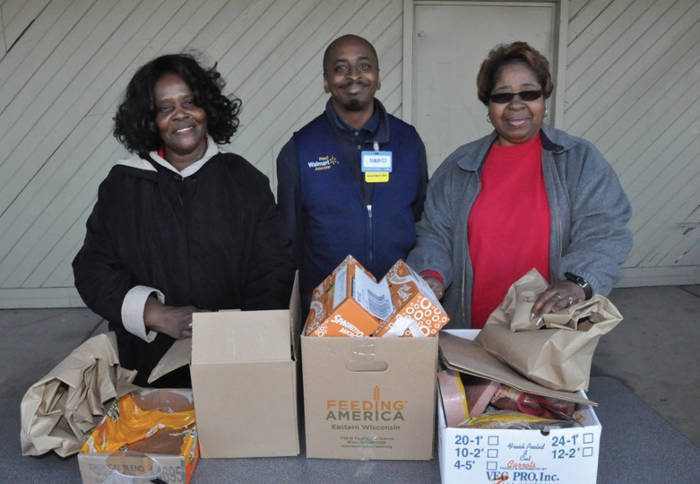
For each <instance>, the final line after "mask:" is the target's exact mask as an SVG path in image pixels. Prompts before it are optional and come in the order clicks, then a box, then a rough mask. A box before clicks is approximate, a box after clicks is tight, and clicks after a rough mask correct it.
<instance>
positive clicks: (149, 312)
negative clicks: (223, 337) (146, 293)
mask: <svg viewBox="0 0 700 484" xmlns="http://www.w3.org/2000/svg"><path fill="white" fill-rule="evenodd" d="M194 310H195V307H194V306H168V305H166V304H162V303H161V302H160V301H158V299H157V298H156V297H155V296H151V297H149V298H148V299H147V300H146V307H145V308H144V311H143V320H144V323H145V324H146V327H147V328H148V329H152V330H153V331H157V332H159V333H163V334H167V335H168V336H170V337H171V338H174V339H183V338H190V337H191V336H192V313H193V312H194Z"/></svg>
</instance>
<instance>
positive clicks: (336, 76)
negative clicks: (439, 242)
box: [277, 35, 428, 309]
mask: <svg viewBox="0 0 700 484" xmlns="http://www.w3.org/2000/svg"><path fill="white" fill-rule="evenodd" d="M323 87H324V90H325V91H326V92H327V93H330V99H329V100H328V103H327V104H326V110H325V112H324V113H323V114H321V115H320V116H318V117H317V118H316V119H314V120H313V121H311V122H310V123H309V124H307V125H306V126H304V127H303V128H301V129H300V130H299V131H297V132H296V133H294V135H293V136H292V139H291V140H290V141H289V142H287V144H286V145H284V147H283V148H282V150H281V152H280V154H279V156H278V157H277V180H278V186H277V202H278V204H279V206H280V208H281V210H282V214H283V218H284V220H285V224H286V227H287V230H288V233H289V237H290V239H291V240H292V243H293V246H294V253H295V258H296V262H297V267H298V268H299V269H300V276H301V277H300V279H301V281H300V282H301V293H302V299H303V303H304V306H305V308H306V309H308V303H309V301H310V297H311V292H312V291H313V289H314V287H316V286H317V285H318V284H319V283H320V282H321V281H322V280H323V279H324V278H325V277H326V276H327V275H328V274H329V273H330V272H331V271H332V270H333V269H335V267H336V266H337V265H338V264H339V263H340V262H341V261H342V260H343V259H344V258H345V256H347V255H348V254H352V255H353V256H354V257H355V258H356V259H357V260H358V261H359V262H360V263H361V264H362V265H363V266H365V268H367V269H368V270H369V271H370V272H372V273H373V274H374V275H375V276H376V277H377V278H380V277H382V276H383V275H384V274H385V273H386V271H387V270H388V269H389V268H390V267H391V265H392V264H393V263H394V262H396V260H397V259H399V258H404V259H405V258H406V256H407V255H408V252H409V250H410V249H411V247H412V246H413V243H414V241H415V230H414V224H415V223H416V222H417V221H418V219H419V218H420V215H421V212H422V210H423V201H424V199H425V191H426V184H427V179H428V170H427V165H426V160H425V146H424V145H423V142H422V141H421V139H420V137H419V136H418V133H417V132H416V130H415V129H414V128H413V126H410V125H408V124H406V123H404V122H403V121H401V120H399V119H398V118H396V117H394V116H392V115H390V114H388V113H387V112H386V110H385V109H384V106H383V105H382V103H380V102H379V101H378V100H377V99H375V97H374V94H375V92H376V91H377V90H378V89H379V87H380V81H379V62H378V59H377V52H376V51H375V49H374V47H373V46H372V44H370V43H369V42H368V41H367V40H365V39H363V38H362V37H358V36H356V35H344V36H342V37H339V38H337V39H336V40H334V41H333V42H331V44H330V45H329V46H328V48H327V49H326V52H325V53H324V55H323Z"/></svg>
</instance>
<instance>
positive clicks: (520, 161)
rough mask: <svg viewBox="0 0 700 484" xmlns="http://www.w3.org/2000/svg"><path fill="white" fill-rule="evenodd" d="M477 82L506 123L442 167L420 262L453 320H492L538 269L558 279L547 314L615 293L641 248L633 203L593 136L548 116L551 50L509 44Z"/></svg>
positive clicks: (542, 305) (421, 227)
mask: <svg viewBox="0 0 700 484" xmlns="http://www.w3.org/2000/svg"><path fill="white" fill-rule="evenodd" d="M477 86H478V94H479V99H480V100H481V101H482V102H483V103H484V104H485V105H486V106H487V108H488V119H489V121H490V122H491V123H492V124H493V126H494V131H493V132H492V133H491V134H490V135H488V136H485V137H484V138H481V139H479V140H477V141H474V142H472V143H469V144H466V145H463V146H461V147H460V148H458V149H457V150H456V151H455V152H454V153H452V154H451V155H450V156H448V157H447V159H446V160H445V161H444V162H443V163H442V165H441V166H440V167H439V168H438V170H437V171H436V172H435V174H434V175H433V177H432V179H431V180H430V183H429V185H428V194H427V199H426V202H425V208H424V212H423V216H422V219H421V221H420V222H419V223H418V224H417V227H416V231H417V240H416V246H415V248H414V249H413V250H412V251H411V253H410V254H409V257H408V262H409V264H410V265H411V266H412V267H414V268H415V269H417V270H418V271H419V272H421V274H422V275H423V277H424V278H425V279H426V281H428V283H429V284H430V286H431V287H432V288H433V290H434V291H435V293H436V295H437V296H438V297H439V298H442V297H443V295H444V300H443V303H444V305H445V308H446V310H447V312H448V314H449V315H450V317H451V318H452V324H451V327H453V328H455V327H462V328H464V327H466V328H469V327H473V328H480V327H482V326H483V325H484V323H485V322H486V319H487V317H488V315H489V314H490V313H491V311H493V309H495V307H496V306H498V304H500V302H501V301H502V299H503V297H504V296H505V293H506V292H507V290H508V288H509V287H510V285H511V284H512V283H513V282H515V281H516V280H517V279H519V278H520V277H521V276H522V275H524V274H525V273H526V272H528V271H529V270H530V269H531V268H533V267H535V268H537V269H538V271H539V272H540V273H541V274H542V275H543V276H544V277H545V278H546V279H547V280H548V281H549V287H548V288H547V289H546V290H545V291H544V292H543V293H541V294H539V295H538V297H537V300H536V302H535V306H534V308H533V309H534V313H535V314H536V315H538V314H541V313H546V312H552V311H557V310H560V309H563V308H565V307H567V306H569V305H571V304H575V303H577V302H580V301H582V300H584V299H587V298H590V297H591V296H592V294H593V293H599V294H603V295H606V294H608V293H609V292H610V290H611V289H612V286H613V284H614V283H615V282H616V281H617V280H618V279H619V277H620V273H621V271H620V265H621V264H622V263H623V262H624V261H625V259H626V258H627V255H628V254H629V251H630V249H631V247H632V235H631V233H630V231H629V230H628V229H627V228H626V224H627V222H628V220H629V218H630V216H631V208H630V204H629V201H628V200H627V197H626V196H625V194H624V192H623V190H622V187H621V186H620V183H619V181H618V179H617V176H616V175H615V173H614V171H613V170H612V168H611V167H610V165H609V164H608V163H607V162H606V161H605V159H604V158H603V156H602V155H601V154H600V153H599V152H598V150H596V148H595V147H594V146H593V145H592V144H591V143H589V142H588V141H585V140H583V139H580V138H576V137H574V136H570V135H568V134H566V133H564V132H563V131H560V130H556V129H553V128H551V127H549V126H546V125H544V124H543V120H544V117H545V113H546V108H545V100H546V99H547V98H548V97H549V96H550V94H551V93H552V89H553V85H552V80H551V74H550V72H549V63H548V61H547V59H546V58H545V57H544V56H543V55H542V54H540V53H539V52H538V51H537V50H535V49H533V48H532V47H530V46H529V45H528V44H527V43H525V42H514V43H512V44H507V45H500V46H498V47H496V48H495V49H493V50H492V51H491V52H490V53H489V56H488V57H487V58H486V60H484V62H483V63H482V65H481V69H480V71H479V75H478V77H477Z"/></svg>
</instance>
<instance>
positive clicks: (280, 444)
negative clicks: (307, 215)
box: [149, 280, 301, 458]
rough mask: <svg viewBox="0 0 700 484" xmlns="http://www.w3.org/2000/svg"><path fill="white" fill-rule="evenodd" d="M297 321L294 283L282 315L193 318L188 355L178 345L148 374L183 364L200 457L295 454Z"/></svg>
mask: <svg viewBox="0 0 700 484" xmlns="http://www.w3.org/2000/svg"><path fill="white" fill-rule="evenodd" d="M300 317H301V316H300V302H299V292H298V281H296V280H295V282H294V289H293V291H292V297H291V301H290V309H289V310H270V311H218V312H201V313H195V314H194V315H193V322H192V339H191V352H190V350H189V348H188V346H187V341H189V340H181V341H178V342H177V344H175V345H173V347H172V348H171V350H170V351H169V352H168V353H166V355H165V356H164V357H163V359H162V360H161V362H160V363H159V365H157V367H156V368H155V369H154V373H152V374H151V376H150V377H149V381H152V380H154V379H155V378H157V377H158V376H159V373H160V374H165V373H167V372H168V371H170V370H172V369H174V368H178V367H179V366H182V365H183V364H187V363H190V373H191V376H192V390H193V392H194V402H195V413H196V417H197V429H198V432H199V439H200V447H201V453H202V457H205V458H230V457H276V456H294V455H298V454H299V425H298V400H297V371H298V367H297V362H298V359H299V351H298V335H299V332H300V330H301V329H300V324H301V321H300ZM295 335H297V336H295ZM190 358H191V360H190Z"/></svg>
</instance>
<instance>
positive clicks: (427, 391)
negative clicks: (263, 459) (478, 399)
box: [301, 336, 438, 460]
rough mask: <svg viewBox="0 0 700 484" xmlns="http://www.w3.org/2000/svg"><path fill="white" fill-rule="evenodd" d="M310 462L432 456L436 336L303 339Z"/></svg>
mask: <svg viewBox="0 0 700 484" xmlns="http://www.w3.org/2000/svg"><path fill="white" fill-rule="evenodd" d="M301 346H302V354H303V361H302V367H303V375H304V376H303V380H304V415H305V420H304V424H305V427H306V457H311V458H329V459H362V460H365V459H380V460H428V459H431V458H432V456H433V437H434V430H435V429H434V423H435V401H436V400H435V395H436V393H435V392H436V386H435V385H436V384H435V382H436V372H437V351H438V338H396V337H387V338H369V337H367V338H330V337H329V338H316V337H310V336H302V338H301Z"/></svg>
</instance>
